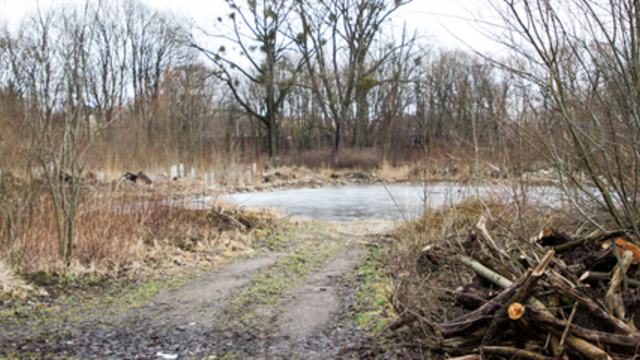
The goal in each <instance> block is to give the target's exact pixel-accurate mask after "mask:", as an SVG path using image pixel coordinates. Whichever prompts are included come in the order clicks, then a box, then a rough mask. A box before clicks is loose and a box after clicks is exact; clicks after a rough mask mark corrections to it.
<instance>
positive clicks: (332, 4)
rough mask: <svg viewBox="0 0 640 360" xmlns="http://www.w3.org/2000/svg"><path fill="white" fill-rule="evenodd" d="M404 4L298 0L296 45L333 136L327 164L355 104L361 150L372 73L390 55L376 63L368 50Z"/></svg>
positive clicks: (334, 155) (335, 158)
mask: <svg viewBox="0 0 640 360" xmlns="http://www.w3.org/2000/svg"><path fill="white" fill-rule="evenodd" d="M409 2H410V0H409V1H401V0H394V1H387V0H375V1H370V0H356V1H352V0H330V1H299V2H298V14H299V16H300V19H301V22H302V26H303V31H302V32H301V33H300V34H298V36H297V42H298V46H299V48H300V51H301V53H302V56H303V57H304V59H305V60H306V64H307V71H308V76H309V78H310V81H311V88H312V91H313V92H314V94H315V98H316V102H317V104H318V106H319V107H320V108H321V109H322V113H323V116H324V118H325V120H326V122H327V129H329V130H330V131H331V132H332V137H333V146H332V149H331V150H332V151H331V152H332V162H333V164H334V165H335V166H337V165H338V163H339V150H340V143H341V141H342V137H343V132H344V128H345V126H346V124H347V123H348V121H349V120H350V119H351V118H353V117H354V115H353V109H352V106H353V105H354V104H356V106H357V110H356V115H355V118H356V121H357V125H356V126H355V131H356V135H355V136H354V138H355V139H356V144H358V145H361V144H362V143H363V138H364V130H363V129H364V128H365V127H366V124H367V121H368V104H367V94H368V92H369V90H371V88H372V87H373V86H375V85H376V84H377V80H376V79H375V78H374V73H375V71H376V69H378V67H379V66H380V65H381V64H383V63H384V62H385V61H387V59H388V57H389V56H390V54H392V53H393V50H394V49H393V46H391V47H390V48H388V51H387V52H385V53H383V54H381V55H380V56H379V57H378V58H377V59H372V58H371V56H370V55H371V50H372V46H373V44H374V41H375V40H376V36H377V35H378V34H379V33H380V30H381V28H382V27H383V25H384V21H385V20H386V19H388V18H389V16H391V14H393V12H394V11H395V10H396V9H398V7H399V6H402V5H404V4H407V3H409Z"/></svg>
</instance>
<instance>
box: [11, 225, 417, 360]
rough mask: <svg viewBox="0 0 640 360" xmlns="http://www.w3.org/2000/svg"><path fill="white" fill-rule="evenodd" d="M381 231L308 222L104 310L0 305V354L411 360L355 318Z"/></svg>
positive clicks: (82, 305)
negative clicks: (363, 269) (248, 252)
mask: <svg viewBox="0 0 640 360" xmlns="http://www.w3.org/2000/svg"><path fill="white" fill-rule="evenodd" d="M390 226H392V224H391V223H384V222H367V223H342V224H340V223H321V224H315V223H308V224H305V225H302V226H301V229H299V230H297V231H294V232H291V233H290V236H289V238H288V239H286V240H282V241H280V242H273V241H271V242H265V244H264V246H263V247H262V248H261V249H258V251H257V252H256V255H254V256H253V257H251V258H245V259H241V260H237V261H234V262H231V263H229V264H227V265H225V266H223V267H221V268H218V269H213V270H212V271H210V272H203V273H199V274H193V276H191V277H190V278H189V280H188V281H185V283H184V284H181V285H178V286H174V287H171V288H169V289H166V290H161V291H159V292H157V294H155V295H153V296H149V297H144V296H142V297H141V296H140V292H139V288H138V290H137V291H138V292H137V293H136V294H137V295H132V294H133V290H127V289H129V288H126V289H125V290H122V291H120V292H119V293H118V294H117V298H118V301H114V302H113V303H111V304H112V305H111V306H107V308H106V309H103V308H100V307H96V306H91V302H92V301H98V300H97V299H98V298H101V297H102V298H103V297H104V296H106V295H107V293H108V292H109V291H110V289H109V287H106V288H104V289H98V290H96V292H95V294H94V295H93V298H92V297H91V296H89V297H88V298H84V299H81V300H77V302H75V303H72V304H68V305H67V306H62V305H61V301H62V300H59V301H58V302H57V303H56V304H55V306H53V305H52V306H50V307H46V306H39V304H37V303H34V302H29V303H27V304H26V307H25V306H23V307H20V308H18V307H16V308H10V306H9V305H7V304H4V305H3V304H2V303H0V310H3V311H4V312H3V314H9V313H10V312H11V311H13V314H11V315H10V316H4V317H3V318H2V319H0V321H1V322H2V323H3V324H2V327H1V328H0V356H3V357H5V358H30V359H59V358H73V359H90V358H93V359H163V358H164V359H173V358H176V356H177V358H178V359H222V358H226V359H361V358H377V359H385V358H388V359H395V358H419V356H418V355H417V354H413V353H412V352H411V351H408V350H404V349H402V348H400V347H396V346H394V344H395V343H394V341H393V340H389V339H385V341H384V344H382V343H381V342H380V341H378V340H375V339H373V338H372V330H371V329H368V328H366V327H363V326H362V325H358V323H357V322H356V321H355V319H356V317H357V315H358V314H359V312H361V311H364V309H363V305H362V300H361V299H360V300H359V299H357V297H356V289H357V288H358V287H359V286H360V285H361V284H362V283H363V282H364V281H366V279H364V278H363V276H362V274H359V269H358V267H359V263H361V261H363V259H366V257H367V256H370V254H369V252H368V247H367V246H365V245H371V244H376V242H377V241H378V240H379V239H380V234H382V233H384V232H386V231H389V230H390ZM301 269H302V270H301ZM305 269H306V270H305ZM263 284H271V285H263ZM140 286H142V285H140ZM265 286H266V288H265ZM101 292H102V293H101ZM130 292H131V293H130ZM128 297H130V298H131V300H129V298H128ZM92 299H93V300H92ZM134 303H135V304H134ZM3 306H4V308H3ZM11 306H14V305H11Z"/></svg>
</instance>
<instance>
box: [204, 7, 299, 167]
mask: <svg viewBox="0 0 640 360" xmlns="http://www.w3.org/2000/svg"><path fill="white" fill-rule="evenodd" d="M227 2H228V3H229V7H230V9H231V13H230V14H229V16H228V19H223V18H221V17H220V18H218V20H219V22H220V23H224V22H227V21H228V22H229V23H230V26H229V27H227V28H226V29H225V30H221V31H220V32H218V33H216V34H214V35H213V36H214V37H215V38H217V39H219V40H221V41H222V42H223V45H221V46H220V47H219V48H218V49H217V50H215V51H214V50H209V49H206V48H205V47H204V46H201V45H198V44H197V43H196V42H195V41H192V44H193V46H195V47H196V48H198V49H199V50H200V51H202V53H203V54H205V55H206V56H207V57H208V58H209V59H210V60H211V61H212V63H213V64H214V65H215V67H216V73H217V75H218V77H219V78H220V79H221V80H222V81H224V82H225V83H226V85H227V87H228V88H229V89H230V90H231V93H232V94H233V96H234V97H235V99H236V101H237V102H238V104H240V106H241V107H242V108H243V109H244V110H245V111H246V112H247V113H248V114H249V115H251V116H252V117H254V118H256V119H258V120H259V121H260V123H261V124H262V125H263V126H264V127H265V129H266V130H267V136H268V138H269V140H268V142H269V157H270V158H271V159H274V158H275V156H276V155H277V147H278V128H279V122H280V120H279V114H280V112H281V109H282V106H283V104H284V101H285V99H286V97H287V95H288V94H289V93H290V92H291V90H292V89H293V86H294V85H295V81H296V80H295V79H296V76H297V75H298V73H299V71H300V69H301V67H302V61H301V60H300V59H299V58H298V59H296V58H295V57H294V54H293V53H292V50H293V46H292V45H293V41H292V40H291V38H290V37H289V36H288V34H289V33H290V32H291V26H292V24H293V19H292V18H291V14H292V9H293V8H292V7H293V1H291V0H246V1H244V0H243V1H241V2H238V1H234V0H229V1H227ZM225 45H229V46H231V47H232V48H237V50H238V52H239V54H235V53H234V52H233V51H229V50H228V49H227V46H225ZM238 55H239V56H238ZM245 80H246V82H245ZM252 85H253V86H255V87H253V86H252ZM256 87H257V88H256ZM252 89H256V90H258V92H257V93H256V92H255V91H251V90H252Z"/></svg>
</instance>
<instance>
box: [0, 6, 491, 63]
mask: <svg viewBox="0 0 640 360" xmlns="http://www.w3.org/2000/svg"><path fill="white" fill-rule="evenodd" d="M106 1H108V0H106ZM143 2H146V3H147V4H149V5H151V6H152V7H156V8H161V9H170V10H172V11H174V12H175V13H176V14H177V15H181V16H184V17H187V18H191V19H193V20H194V21H195V22H196V23H197V24H198V25H199V26H201V27H203V28H205V29H206V28H208V26H207V24H209V23H211V21H212V20H213V19H215V18H216V17H218V16H220V15H222V14H225V13H227V12H228V11H229V9H228V6H227V5H226V3H225V2H224V0H143ZM67 3H71V4H73V3H78V4H82V3H84V0H0V23H2V22H5V23H7V22H8V23H9V26H11V27H14V26H16V25H17V24H18V23H19V22H20V20H21V19H22V18H23V17H24V16H25V14H27V13H29V12H31V11H35V10H36V9H38V6H40V8H44V9H47V8H48V7H50V6H52V5H61V4H67ZM480 3H483V2H479V1H475V0H474V1H464V0H414V1H413V2H412V3H410V4H408V5H406V6H403V7H402V8H401V9H400V10H398V11H397V12H396V13H395V15H394V17H393V21H394V23H395V24H397V26H395V27H396V28H398V27H401V26H402V24H403V23H406V24H407V26H408V27H409V29H416V30H418V32H419V34H420V35H421V36H424V37H429V38H432V39H433V41H434V44H436V46H437V47H442V48H463V49H465V48H468V45H471V46H473V48H475V49H476V50H480V51H491V50H493V49H495V46H494V45H493V44H492V43H491V42H490V41H489V40H487V39H486V38H485V37H484V36H483V35H482V34H480V33H479V32H478V31H477V29H476V28H475V26H474V25H473V22H471V21H469V19H470V15H469V11H473V12H474V13H477V12H478V11H479V10H478V9H477V8H474V9H468V6H470V5H469V4H476V5H473V6H476V7H477V4H480ZM462 4H464V5H462Z"/></svg>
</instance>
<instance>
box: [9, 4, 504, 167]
mask: <svg viewBox="0 0 640 360" xmlns="http://www.w3.org/2000/svg"><path fill="white" fill-rule="evenodd" d="M405 3H406V1H395V0H394V1H391V0H376V1H370V0H330V1H311V0H310V1H293V0H275V1H273V0H269V1H266V0H263V1H254V0H247V1H237V0H236V1H231V0H230V1H228V4H229V9H227V10H225V11H221V13H220V14H219V15H220V16H219V18H218V21H217V24H215V26H213V29H214V30H213V31H209V32H207V33H204V32H203V31H200V30H198V29H195V28H192V27H190V26H189V24H188V22H186V21H184V20H181V19H179V18H177V17H176V16H175V15H174V14H172V13H169V12H163V11H158V10H155V9H153V8H151V7H149V6H147V5H145V4H143V3H142V2H140V1H138V0H121V1H111V2H87V3H86V4H85V5H84V6H83V7H60V8H53V9H49V10H41V11H38V12H36V13H33V14H31V15H29V16H28V17H27V18H25V19H24V20H23V21H22V23H21V24H20V27H19V28H18V29H16V30H8V29H5V30H4V32H3V33H2V38H1V40H0V121H1V122H2V123H3V128H5V129H7V132H10V133H12V134H15V135H16V136H17V138H18V139H21V140H20V143H22V144H25V143H26V141H27V140H28V139H29V138H30V136H31V135H32V134H31V132H30V131H31V130H33V129H34V127H33V124H34V122H38V121H39V122H40V123H47V124H48V125H47V126H52V128H55V127H56V126H58V125H59V124H60V119H61V118H62V117H64V115H65V113H66V111H67V110H68V108H66V107H65V105H68V100H72V102H73V103H74V107H78V109H76V110H77V111H79V113H78V116H79V118H78V121H80V122H81V123H83V124H84V125H83V126H84V127H85V128H86V129H85V130H86V131H87V134H89V133H90V132H91V131H94V132H95V131H96V130H98V129H99V130H100V131H99V133H100V136H99V138H98V140H97V143H96V147H98V148H99V149H103V150H104V151H102V150H101V151H99V152H97V153H96V156H99V157H101V160H100V161H102V162H108V163H109V164H111V165H117V164H119V163H124V164H128V165H132V166H136V165H140V166H141V165H143V163H144V162H148V161H154V160H157V161H165V160H167V161H169V160H174V159H177V158H179V159H185V160H186V161H204V162H209V161H213V160H214V159H215V158H216V155H215V154H216V153H220V152H243V153H246V154H247V155H248V156H257V155H259V154H267V155H268V156H269V157H270V158H276V157H277V155H278V154H279V153H281V152H284V153H287V152H292V151H306V150H330V151H331V154H332V161H333V164H334V165H339V153H340V150H341V149H344V148H354V149H376V150H377V151H379V152H380V153H381V154H382V155H383V156H384V157H385V158H387V159H389V160H390V161H402V160H403V159H405V158H406V157H407V156H408V154H415V153H426V152H428V151H430V150H431V149H436V148H447V149H448V151H449V150H450V151H458V152H460V151H462V152H466V151H468V150H469V149H475V150H476V151H480V152H490V151H493V149H494V148H498V147H500V146H506V145H507V142H508V141H507V140H506V139H505V129H504V126H502V127H501V125H500V124H501V123H503V122H504V121H508V117H509V112H508V111H507V107H508V103H509V101H510V99H512V98H513V95H514V93H513V91H512V88H511V80H509V79H508V78H507V77H505V76H503V75H501V73H500V72H499V71H498V70H497V68H496V67H494V66H492V65H491V64H490V63H489V62H488V61H485V60H483V59H481V58H480V57H477V56H475V55H472V54H470V53H466V52H463V51H436V50H432V47H431V46H430V45H429V44H427V43H425V42H424V41H422V40H421V38H420V37H419V36H418V35H419V34H412V33H410V32H409V31H407V30H398V29H396V30H395V31H391V25H392V23H391V22H390V21H389V19H390V18H391V17H392V16H393V14H394V11H395V10H396V9H397V8H398V7H400V6H402V5H403V4H405ZM78 28H82V29H83V30H82V34H78V33H77V32H78V31H79V30H78ZM203 39H204V40H203ZM72 43H74V44H76V45H77V46H79V47H80V49H81V50H80V51H81V52H82V56H83V59H82V64H79V65H78V66H77V68H76V69H74V70H73V71H74V72H75V74H76V75H77V76H76V77H69V76H66V74H65V72H67V71H69V70H70V66H71V62H70V61H71V60H73V56H74V54H70V53H69V49H70V48H71V45H72ZM203 55H204V56H203ZM78 79H82V80H81V81H80V80H78ZM73 81H80V83H73ZM89 119H91V120H89ZM92 129H93V130H92ZM18 135H19V136H18ZM15 141H17V140H15ZM14 145H15V144H14V140H12V142H11V144H10V143H9V142H7V141H5V142H3V147H2V149H3V151H7V150H6V149H9V148H13V147H14ZM14 154H15V152H14ZM107 154H108V155H107ZM11 157H12V156H9V157H7V158H5V161H9V158H11ZM100 161H98V162H100ZM109 164H107V165H105V166H109Z"/></svg>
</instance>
